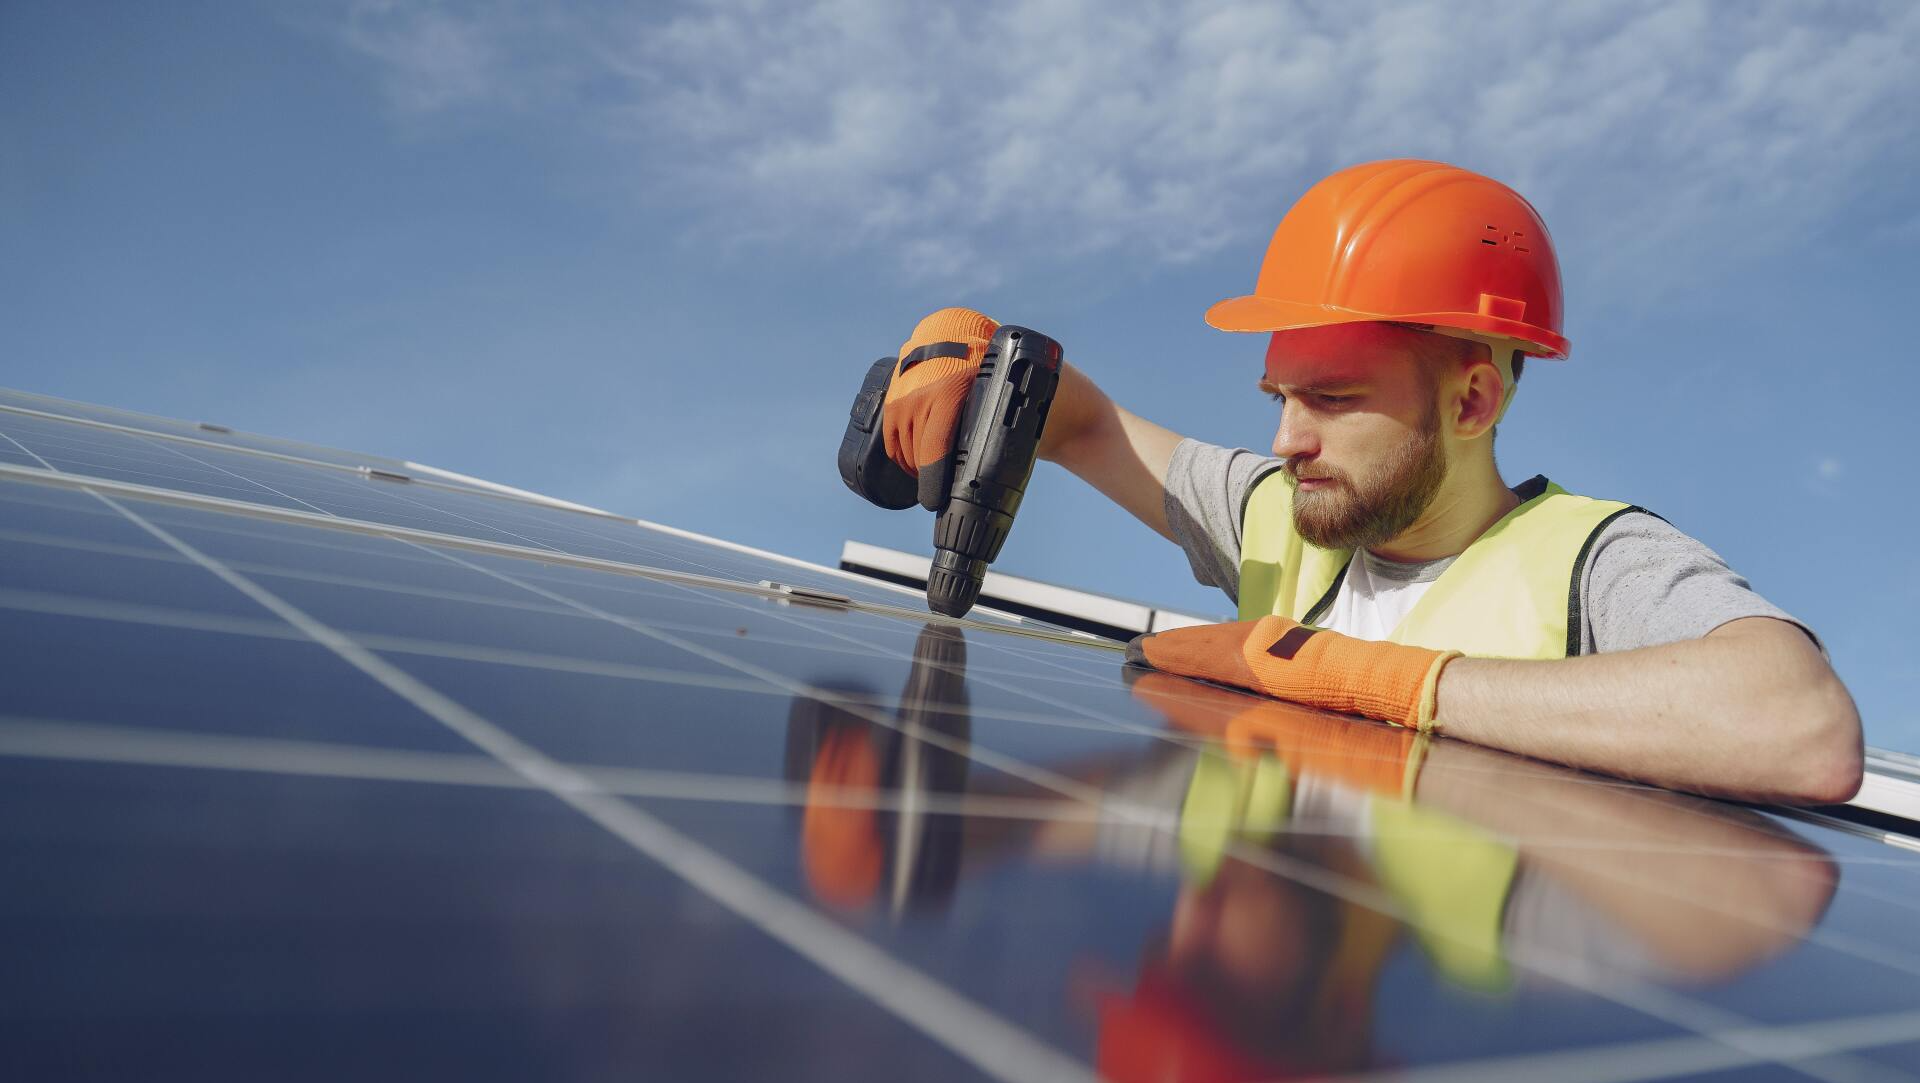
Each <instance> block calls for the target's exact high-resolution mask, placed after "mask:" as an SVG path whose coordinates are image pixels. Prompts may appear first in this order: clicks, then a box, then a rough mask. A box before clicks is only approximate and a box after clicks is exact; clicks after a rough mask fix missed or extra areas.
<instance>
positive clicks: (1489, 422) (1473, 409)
mask: <svg viewBox="0 0 1920 1083" xmlns="http://www.w3.org/2000/svg"><path fill="white" fill-rule="evenodd" d="M1475 353H1476V355H1477V356H1475V357H1474V359H1473V360H1472V361H1470V362H1468V364H1467V367H1466V372H1465V382H1464V383H1463V384H1461V385H1460V387H1459V390H1458V391H1457V392H1456V398H1455V400H1454V401H1455V408H1454V416H1453V434H1454V435H1455V436H1456V437H1458V438H1460V439H1462V440H1476V439H1479V438H1480V437H1481V436H1484V435H1485V434H1487V433H1488V432H1491V431H1492V430H1493V427H1494V425H1496V424H1497V423H1499V421H1500V412H1501V408H1502V407H1503V406H1504V405H1505V404H1506V400H1507V381H1506V377H1505V376H1503V375H1502V374H1501V372H1500V367H1499V366H1498V365H1495V364H1494V363H1493V362H1492V361H1491V360H1489V359H1488V358H1487V356H1486V354H1484V353H1480V352H1479V351H1475Z"/></svg>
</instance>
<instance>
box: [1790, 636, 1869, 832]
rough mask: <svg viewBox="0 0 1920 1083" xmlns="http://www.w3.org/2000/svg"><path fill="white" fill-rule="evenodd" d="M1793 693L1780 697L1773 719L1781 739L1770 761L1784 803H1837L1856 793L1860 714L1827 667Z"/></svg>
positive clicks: (1861, 760)
mask: <svg viewBox="0 0 1920 1083" xmlns="http://www.w3.org/2000/svg"><path fill="white" fill-rule="evenodd" d="M1821 668H1822V669H1824V670H1825V672H1824V673H1823V674H1822V675H1821V676H1820V677H1819V678H1818V679H1815V680H1813V681H1810V682H1807V683H1806V684H1805V686H1803V687H1802V688H1801V689H1799V690H1798V691H1797V694H1790V695H1787V696H1783V697H1781V698H1782V699H1783V700H1785V706H1786V711H1785V713H1784V714H1783V715H1781V716H1779V717H1778V718H1777V719H1776V725H1777V726H1778V727H1779V732H1781V733H1783V734H1784V735H1786V737H1787V740H1786V741H1784V742H1783V743H1782V746H1781V747H1780V749H1779V750H1778V752H1777V754H1776V756H1775V758H1774V762H1775V763H1776V764H1777V765H1778V767H1779V770H1778V771H1777V772H1776V777H1777V782H1778V784H1779V787H1780V793H1779V794H1778V795H1777V796H1776V798H1775V800H1776V801H1777V802H1778V803H1780V804H1786V805H1838V804H1842V803H1844V802H1846V801H1849V800H1851V799H1852V798H1853V795H1854V794H1856V793H1859V792H1860V781H1861V778H1862V776H1863V773H1864V771H1865V767H1866V762H1865V750H1864V749H1863V747H1862V740H1861V734H1860V711H1859V708H1857V707H1856V706H1854V702H1853V696H1851V695H1850V694H1848V692H1847V687H1846V685H1844V684H1842V683H1841V682H1840V678H1839V677H1838V676H1836V675H1835V674H1834V673H1833V671H1832V670H1831V669H1827V668H1826V667H1825V666H1822V667H1821Z"/></svg>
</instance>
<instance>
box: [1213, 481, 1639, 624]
mask: <svg viewBox="0 0 1920 1083" xmlns="http://www.w3.org/2000/svg"><path fill="white" fill-rule="evenodd" d="M1514 491H1515V492H1517V493H1518V494H1519V495H1520V506H1519V507H1517V508H1515V509H1513V510H1512V511H1510V512H1508V513H1507V514H1506V516H1505V517H1504V518H1502V519H1501V520H1500V521H1499V522H1497V523H1495V524H1493V526H1491V527H1489V528H1487V532H1486V533H1485V534H1482V535H1480V537H1479V538H1478V539H1477V540H1475V541H1474V543H1473V544H1472V545H1469V546H1468V547H1467V549H1466V551H1465V552H1463V553H1461V554H1460V556H1459V557H1458V558H1457V559H1455V560H1454V562H1453V563H1452V564H1451V565H1449V566H1448V567H1447V570H1446V571H1444V572H1442V573H1441V574H1440V578H1438V579H1436V580H1434V582H1433V585H1432V586H1430V587H1428V588H1427V592H1426V594H1424V595H1423V596H1422V597H1421V598H1420V601H1419V602H1418V603H1417V604H1415V605H1414V607H1413V610H1412V611H1411V612H1409V613H1408V614H1407V615H1406V617H1405V618H1404V619H1403V620H1401V622H1400V625H1399V627H1397V628H1395V629H1394V631H1393V634H1392V635H1390V636H1388V637H1387V638H1388V639H1389V640H1390V641H1391V642H1394V643H1408V644H1412V645H1414V646H1418V647H1430V648H1433V649H1436V650H1457V651H1463V652H1465V653H1467V654H1469V655H1473V656H1475V657H1480V658H1565V657H1568V656H1569V655H1576V654H1579V653H1580V645H1581V642H1580V641H1581V637H1580V576H1581V573H1582V571H1583V570H1584V569H1585V568H1586V563H1587V558H1588V556H1589V555H1590V554H1591V553H1592V551H1593V543H1594V540H1595V539H1596V538H1598V537H1599V536H1600V532H1601V531H1602V530H1604V529H1605V528H1606V526H1607V524H1609V523H1611V522H1613V521H1614V520H1615V519H1617V518H1619V517H1620V516H1622V515H1625V514H1626V513H1627V512H1630V511H1644V510H1645V509H1643V508H1637V507H1633V506H1631V505H1627V504H1622V503H1620V502H1618V501H1614V500H1594V499H1591V498H1589V497H1584V496H1575V495H1574V494H1572V493H1569V492H1567V491H1566V490H1565V489H1562V488H1561V487H1560V486H1558V485H1555V484H1553V483H1552V482H1549V481H1548V480H1547V479H1546V478H1544V477H1537V476H1536V477H1534V478H1533V479H1532V480H1530V481H1527V482H1525V483H1524V484H1522V485H1520V486H1519V487H1518V488H1516V489H1515V490H1514ZM1241 535H1242V538H1241V543H1240V619H1241V620H1255V619H1257V618H1260V617H1264V616H1268V615H1272V614H1278V615H1280V616H1283V617H1291V618H1293V619H1294V620H1298V621H1302V622H1304V623H1307V624H1311V623H1313V622H1314V620H1316V619H1317V618H1319V617H1321V616H1322V615H1324V614H1325V613H1326V612H1327V610H1328V609H1331V608H1332V607H1333V599H1334V595H1335V594H1337V593H1338V592H1339V590H1340V582H1341V580H1342V579H1344V578H1346V573H1347V565H1348V564H1349V563H1350V562H1351V561H1352V560H1353V551H1352V550H1348V549H1338V550H1336V549H1321V548H1319V547H1318V546H1314V545H1309V544H1307V542H1306V541H1305V539H1303V538H1301V537H1300V535H1299V533H1298V532H1296V531H1295V530H1294V528H1293V486H1292V485H1290V484H1288V482H1287V478H1286V475H1285V474H1283V473H1282V472H1280V471H1278V470H1275V471H1273V472H1272V473H1270V474H1268V475H1267V476H1266V477H1265V478H1262V479H1261V480H1260V481H1259V482H1258V483H1256V484H1255V486H1254V488H1253V491H1252V493H1250V494H1248V497H1247V507H1246V513H1245V515H1244V516H1243V517H1242V522H1241Z"/></svg>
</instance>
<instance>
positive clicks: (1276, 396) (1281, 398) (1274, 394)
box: [1267, 391, 1287, 402]
mask: <svg viewBox="0 0 1920 1083" xmlns="http://www.w3.org/2000/svg"><path fill="white" fill-rule="evenodd" d="M1267 397H1268V398H1270V399H1272V400H1273V401H1275V402H1285V401H1287V397H1286V396H1285V395H1282V394H1281V393H1280V392H1278V391H1269V392H1267Z"/></svg>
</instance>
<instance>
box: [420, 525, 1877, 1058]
mask: <svg viewBox="0 0 1920 1083" xmlns="http://www.w3.org/2000/svg"><path fill="white" fill-rule="evenodd" d="M448 559H451V560H456V561H460V562H461V563H468V562H466V561H461V560H460V558H458V557H454V556H452V555H450V554H449V555H448ZM474 567H475V568H476V569H477V570H481V571H486V572H487V573H488V574H492V575H497V576H502V577H503V578H511V577H508V576H505V575H504V573H500V572H497V571H493V570H491V569H485V568H480V567H479V566H478V565H474ZM529 589H532V590H535V591H537V592H539V593H542V594H543V595H546V596H550V597H555V598H556V599H559V600H569V599H566V598H565V596H564V595H556V594H554V593H553V592H549V591H546V590H545V589H544V588H538V587H532V586H529ZM572 601H573V604H576V605H581V606H582V607H583V608H585V609H588V610H592V609H593V607H591V606H586V605H585V603H580V602H578V601H577V600H572ZM599 612H601V614H602V615H603V616H605V617H606V619H608V620H611V621H613V622H615V623H618V624H621V625H623V626H625V627H629V628H631V629H633V630H634V631H637V632H641V633H642V634H645V635H650V636H663V633H659V632H658V631H656V630H652V629H648V628H647V627H646V626H644V625H643V624H640V623H638V622H635V621H632V620H629V619H627V618H622V617H619V616H618V615H616V614H611V613H605V612H604V611H599ZM665 638H667V639H668V640H669V641H672V640H674V639H677V637H665ZM682 645H686V646H689V647H690V649H691V645H688V644H684V642H683V644H682ZM699 653H706V652H704V651H700V652H699ZM715 660H717V661H723V662H724V661H726V660H725V658H724V657H723V656H718V655H716V657H715ZM734 664H736V665H738V666H739V667H740V668H741V669H742V670H743V671H744V672H749V673H752V674H754V675H756V676H759V677H761V679H763V680H766V681H768V682H769V683H784V684H789V685H791V686H792V687H793V689H794V691H795V693H796V694H798V695H805V694H807V692H808V688H807V686H805V685H801V684H797V683H794V682H792V681H791V680H790V679H789V678H785V677H783V676H782V675H781V674H778V673H775V672H773V671H768V670H764V669H762V668H761V667H759V666H754V665H751V664H746V663H738V662H736V663H734ZM872 720H873V721H875V722H877V723H879V724H881V725H886V726H891V725H893V723H892V721H891V720H890V719H886V718H884V717H878V718H874V719H872ZM927 743H929V744H934V745H936V746H938V745H940V744H941V742H940V741H937V740H929V741H928V742H927ZM947 747H948V748H949V750H950V751H953V752H955V753H956V754H959V755H963V756H967V757H969V758H973V759H976V760H978V761H979V762H982V763H987V764H989V765H991V766H994V767H996V768H998V769H1000V770H1002V771H1005V772H1007V773H1009V774H1014V775H1016V776H1017V777H1022V778H1026V779H1029V780H1031V781H1035V782H1038V783H1040V784H1041V785H1046V786H1048V787H1049V788H1053V789H1055V790H1056V791H1057V792H1061V793H1063V794H1066V795H1068V796H1072V797H1075V798H1077V799H1080V800H1090V799H1092V800H1097V797H1095V794H1094V793H1090V792H1088V790H1087V788H1086V787H1085V786H1084V785H1083V784H1080V783H1078V782H1077V781H1075V780H1070V779H1065V778H1064V777H1062V776H1059V775H1057V774H1055V773H1053V772H1051V771H1048V770H1046V769H1044V768H1037V767H1035V766H1033V765H1030V764H1026V765H1020V764H1015V763H1011V762H1009V761H1008V760H1007V759H1006V758H1005V757H1001V756H997V755H994V756H992V757H991V758H989V757H988V756H987V755H983V752H984V750H982V749H980V748H979V747H978V746H971V747H953V746H947ZM1114 809H1115V812H1116V814H1117V815H1120V816H1126V815H1127V814H1128V813H1129V812H1130V811H1131V810H1129V809H1127V808H1126V807H1125V806H1124V805H1121V806H1114ZM1243 851H1245V847H1244V846H1237V847H1235V848H1234V856H1235V857H1237V858H1239V859H1240V860H1242V861H1246V862H1247V863H1249V864H1252V865H1255V866H1256V867H1260V868H1264V869H1267V870H1268V871H1270V872H1273V873H1275V874H1277V875H1281V876H1285V877H1287V878H1288V879H1291V880H1294V881H1296V882H1299V883H1303V884H1306V885H1308V886H1311V887H1315V888H1317V889H1319V890H1321V891H1324V892H1326V893H1328V894H1331V895H1335V896H1337V897H1342V898H1348V899H1351V900H1352V901H1354V902H1357V903H1359V904H1360V905H1363V906H1367V907H1369V908H1370V909H1374V910H1376V911H1378V912H1380V913H1383V914H1387V915H1389V916H1391V917H1394V918H1395V919H1397V920H1399V921H1402V922H1404V923H1407V924H1410V925H1411V924H1417V923H1418V920H1419V919H1418V915H1413V914H1410V913H1408V912H1407V911H1406V909H1405V908H1404V907H1403V906H1401V905H1399V904H1398V903H1397V902H1395V901H1394V900H1392V899H1391V898H1390V897H1387V896H1385V895H1384V894H1383V893H1382V892H1380V891H1379V890H1378V889H1372V888H1367V887H1365V886H1364V885H1356V884H1353V883H1352V882H1348V881H1344V879H1343V878H1342V877H1340V876H1338V875H1337V874H1333V873H1330V872H1328V871H1327V870H1323V869H1319V868H1317V867H1312V866H1305V865H1302V864H1301V863H1299V862H1294V861H1290V860H1287V859H1283V858H1280V857H1278V856H1277V855H1272V854H1269V853H1265V852H1261V851H1250V852H1243ZM1443 935H1444V933H1443ZM1518 955H1519V956H1520V957H1516V958H1515V960H1514V961H1515V962H1516V963H1517V964H1519V965H1522V966H1526V967H1529V968H1531V969H1534V970H1535V971H1536V972H1538V973H1540V974H1543V975H1546V976H1548V977H1552V978H1555V979H1557V980H1560V981H1562V982H1564V983H1566V984H1568V985H1570V986H1572V987H1574V988H1580V989H1584V990H1586V991H1588V992H1591V993H1594V994H1596V995H1599V996H1602V997H1604V998H1607V999H1610V1000H1614V1001H1615V1002H1617V1003H1620V1004H1622V1005H1624V1006H1627V1007H1630V1008H1633V1009H1635V1010H1638V1011H1641V1012H1643V1013H1644V1014H1646V1015H1648V1016H1650V1017H1652V1018H1655V1019H1660V1020H1662V1021H1665V1022H1668V1023H1671V1024H1673V1025H1676V1026H1681V1027H1684V1028H1686V1029H1689V1030H1692V1031H1694V1032H1695V1033H1699V1034H1703V1035H1709V1036H1714V1037H1716V1040H1725V1041H1729V1042H1734V1043H1736V1044H1741V1043H1744V1044H1745V1045H1747V1046H1753V1045H1755V1044H1756V1043H1754V1041H1753V1040H1752V1039H1750V1038H1748V1037H1746V1035H1747V1034H1749V1033H1751V1032H1752V1031H1753V1030H1754V1024H1753V1023H1752V1021H1751V1020H1748V1019H1745V1018H1742V1017H1740V1016H1738V1015H1736V1014H1734V1013H1732V1012H1727V1011H1724V1010H1721V1009H1718V1008H1715V1007H1713V1006H1711V1005H1708V1004H1705V1003H1702V1002H1698V1001H1695V1000H1692V999H1690V998H1687V997H1685V996H1683V995H1680V994H1676V993H1672V992H1670V991H1668V990H1665V989H1662V988H1660V987H1658V986H1654V985H1650V984H1648V983H1645V982H1643V981H1637V980H1629V981H1617V982H1610V983H1606V984H1604V985H1599V986H1596V984H1595V983H1594V982H1592V981H1591V980H1588V979H1586V978H1585V976H1584V975H1583V974H1582V973H1581V972H1580V971H1579V969H1578V968H1577V967H1570V966H1569V965H1568V962H1567V960H1565V959H1563V958H1560V957H1558V956H1557V954H1556V953H1554V952H1551V951H1543V950H1539V949H1529V950H1527V951H1524V952H1519V953H1518ZM1722 1035H1725V1036H1724V1037H1722ZM1748 1051H1749V1052H1752V1053H1754V1054H1756V1055H1760V1054H1763V1053H1764V1054H1765V1059H1767V1060H1770V1061H1771V1060H1780V1061H1781V1062H1782V1063H1788V1064H1790V1065H1791V1066H1792V1067H1794V1068H1796V1069H1797V1070H1799V1071H1802V1072H1804V1073H1806V1074H1808V1075H1810V1076H1812V1077H1814V1078H1817V1079H1824V1080H1838V1079H1848V1078H1857V1077H1858V1073H1859V1072H1861V1071H1869V1070H1877V1068H1876V1066H1871V1065H1860V1064H1856V1063H1854V1062H1853V1061H1851V1060H1850V1059H1848V1058H1847V1057H1845V1056H1844V1055H1839V1056H1838V1059H1837V1060H1836V1061H1835V1062H1834V1063H1833V1064H1828V1063H1826V1062H1827V1061H1828V1060H1832V1059H1833V1058H1831V1057H1829V1056H1827V1054H1825V1053H1824V1052H1815V1053H1808V1054H1807V1055H1805V1056H1799V1055H1794V1056H1791V1057H1786V1056H1782V1055H1780V1051H1778V1050H1767V1049H1762V1048H1750V1049H1748Z"/></svg>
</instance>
